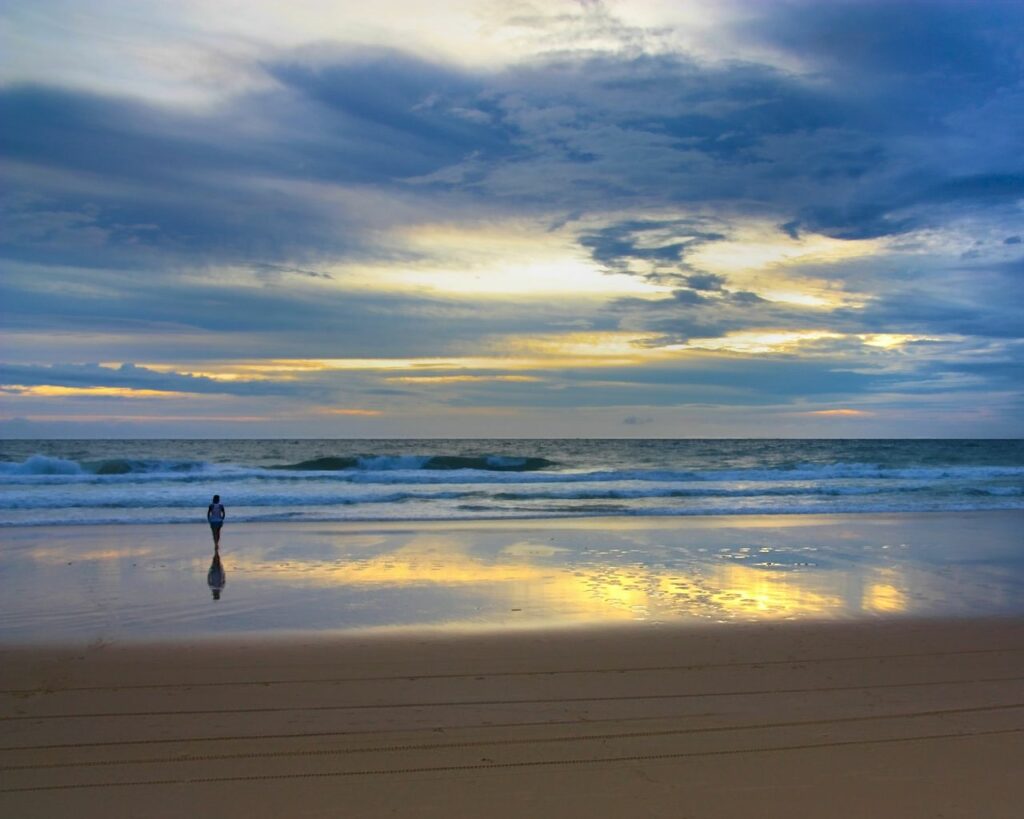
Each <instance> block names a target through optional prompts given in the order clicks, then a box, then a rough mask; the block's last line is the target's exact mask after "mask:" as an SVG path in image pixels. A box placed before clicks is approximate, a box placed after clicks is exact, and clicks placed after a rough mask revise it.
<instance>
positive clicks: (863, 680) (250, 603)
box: [0, 511, 1024, 817]
mask: <svg viewBox="0 0 1024 819" xmlns="http://www.w3.org/2000/svg"><path fill="white" fill-rule="evenodd" d="M1021 524H1022V513H1021V512H1019V511H1003V512H973V513H955V512H945V513H933V514H927V513H912V514H906V513H904V514H892V515H863V514H862V515H820V516H816V515H775V516H755V515H745V516H743V515H741V516H731V517H715V516H708V517H701V518H685V519H680V518H642V519H636V518H614V517H606V518H577V519H564V520H532V521H531V520H527V521H463V522H449V523H441V522H420V523H415V524H413V523H409V522H395V523H372V524H368V523H349V524H339V523H281V524H263V525H260V524H235V525H234V526H231V524H230V523H229V524H228V526H226V527H225V530H224V533H223V536H222V545H221V548H220V551H219V557H220V558H221V559H222V567H223V571H224V572H225V574H226V581H225V583H224V584H222V586H221V588H220V589H219V590H218V595H217V599H214V596H213V595H211V589H212V586H211V585H210V584H209V583H208V569H209V568H210V563H211V555H212V554H213V544H212V540H211V535H210V531H209V528H208V527H206V526H204V525H193V526H167V525H164V526H139V527H125V526H115V527H109V526H66V527H52V528H49V529H45V530H43V529H40V528H38V527H20V528H19V527H15V528H11V529H7V530H5V531H4V533H3V542H4V549H3V552H2V553H0V557H2V559H0V570H2V571H3V573H4V576H5V578H7V581H8V588H10V589H12V590H14V591H16V592H17V593H15V594H10V595H7V596H5V599H4V603H3V608H4V612H5V617H4V627H3V633H2V636H3V639H2V640H0V691H2V693H0V703H2V711H0V760H2V762H0V767H2V768H3V777H2V782H0V813H3V814H4V815H11V816H19V817H22V816H24V817H32V816H40V817H41V816H52V815H54V814H56V813H59V812H63V811H67V810H68V809H69V806H74V812H75V814H76V815H80V816H85V817H88V816H99V815H103V816H134V815H144V816H201V815H220V816H283V815H294V816H328V815H338V813H339V812H344V813H345V814H346V815H352V816H415V817H431V816H499V817H500V816H510V817H511V816H523V815H536V816H570V817H571V816H581V817H582V816H693V817H733V816H751V815H753V816H792V815H794V814H795V815H804V816H817V815H828V816H851V817H853V816H866V815H879V816H882V815H899V816H922V817H923V816H938V815H942V816H963V817H977V816H986V817H998V816H1007V817H1009V816H1016V815H1018V813H1019V805H1020V801H1021V798H1022V797H1024V786H1022V785H1021V782H1020V778H1019V774H1018V771H1017V768H1018V767H1019V760H1020V759H1021V756H1022V753H1024V738H1022V733H1024V696H1022V694H1024V618H1022V616H1021V614H1022V608H1024V607H1022V606H1021V603H1020V595H1019V593H1018V592H1019V589H1020V588H1021V586H1022V583H1024V580H1022V577H1021V571H1022V567H1021V565H1020V556H1019V553H1020V537H1019V533H1020V531H1021ZM222 579H223V578H222Z"/></svg>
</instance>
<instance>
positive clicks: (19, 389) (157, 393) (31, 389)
mask: <svg viewBox="0 0 1024 819" xmlns="http://www.w3.org/2000/svg"><path fill="white" fill-rule="evenodd" d="M0 391H2V392H12V393H15V394H16V395H28V396H32V397H35V398H80V397H102V398H195V397H197V396H196V394H195V393H189V392H174V391H172V390H146V389H136V388H134V387H63V386H58V385H55V384H37V385H32V386H25V385H23V384H0Z"/></svg>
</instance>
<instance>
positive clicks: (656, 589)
mask: <svg viewBox="0 0 1024 819" xmlns="http://www.w3.org/2000/svg"><path fill="white" fill-rule="evenodd" d="M565 551H566V550H565V549H562V548H560V547H556V546H551V545H550V544H547V543H541V542H534V541H530V540H522V541H517V542H515V543H512V544H510V545H508V546H506V547H504V548H503V549H502V550H501V551H500V552H499V553H498V554H496V555H494V556H480V555H474V554H472V553H470V552H469V551H468V549H467V548H466V547H465V544H463V543H460V542H459V541H458V540H453V539H452V538H450V537H448V536H445V535H439V534H422V535H415V536H413V537H412V538H411V539H410V540H407V541H405V542H404V544H403V545H401V546H400V547H399V548H396V549H394V550H392V551H388V552H386V553H384V554H378V555H374V556H372V557H364V558H360V557H355V558H350V559H338V560H336V561H331V560H323V559H321V560H317V561H308V560H304V561H295V562H283V563H282V562H280V561H278V560H274V559H272V558H271V556H270V555H269V554H265V555H263V556H249V555H239V556H237V557H235V556H231V557H230V558H226V560H228V561H229V562H230V565H231V567H232V570H233V571H235V572H239V573H244V574H245V575H246V576H247V577H248V578H251V579H258V580H260V581H265V582H272V583H276V582H282V583H295V582H297V581H298V582H300V583H302V584H303V585H311V586H319V587H330V586H336V587H339V588H343V587H352V586H356V587H374V586H376V587H399V588H400V587H409V588H412V587H424V586H432V587H449V588H450V589H451V591H452V593H453V594H455V595H459V594H475V593H479V594H481V596H483V597H485V598H486V599H487V600H489V601H492V605H493V608H494V609H495V611H496V612H497V613H500V612H502V611H509V610H512V611H522V612H523V613H524V615H525V617H527V618H530V619H541V620H559V621H564V620H571V621H580V622H605V621H620V620H655V621H663V620H678V619H693V618H697V619H704V620H718V619H721V620H750V619H793V618H809V619H819V618H829V617H835V616H842V615H845V614H850V613H852V612H851V611H850V609H851V602H850V601H849V600H848V599H846V598H845V597H844V596H843V594H842V593H841V590H842V584H843V577H842V576H841V573H837V572H834V571H826V570H815V569H813V568H802V569H801V570H799V571H794V570H793V569H792V568H789V567H777V566H776V567H773V566H769V565H765V563H764V561H762V565H752V564H754V563H756V562H758V561H757V558H758V557H759V556H757V555H748V554H741V555H737V556H735V557H737V558H738V559H743V558H751V564H750V565H744V564H742V563H738V562H735V561H734V560H732V559H730V558H731V557H734V556H726V557H725V558H723V557H722V556H715V557H713V558H712V557H709V558H708V559H707V561H706V562H705V561H701V562H698V563H694V564H692V565H689V566H687V567H685V568H684V567H671V568H666V567H663V566H647V565H640V564H630V565H615V564H612V563H600V562H589V561H588V562H587V563H585V564H579V563H576V564H574V563H565V562H561V561H564V560H565V556H563V555H562V554H561V553H562V552H565ZM876 585H878V590H877V591H876V592H875V597H874V598H872V599H873V600H874V601H875V602H874V603H872V604H871V606H870V608H869V609H868V610H871V611H885V612H888V613H892V612H894V611H897V610H899V609H897V608H896V607H895V605H896V602H897V601H898V600H899V598H897V596H896V595H895V594H890V595H889V596H888V597H887V598H885V600H886V601H887V605H888V606H889V607H888V608H883V606H882V602H879V601H882V600H883V593H882V591H881V585H880V584H876ZM865 601H867V597H865ZM903 602H905V601H903ZM865 607H866V608H867V603H865ZM854 608H855V606H854ZM484 616H486V613H485V614H484Z"/></svg>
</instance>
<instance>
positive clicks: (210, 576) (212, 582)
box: [206, 544, 228, 600]
mask: <svg viewBox="0 0 1024 819" xmlns="http://www.w3.org/2000/svg"><path fill="white" fill-rule="evenodd" d="M227 583H228V576H227V572H225V571H224V566H223V565H222V564H221V562H220V546H219V545H217V544H215V545H214V547H213V562H212V563H211V564H210V571H208V572H207V573H206V585H207V586H209V587H210V591H211V592H212V593H213V599H214V600H220V593H221V592H222V591H223V590H224V587H225V586H226V585H227Z"/></svg>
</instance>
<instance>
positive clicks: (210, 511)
mask: <svg viewBox="0 0 1024 819" xmlns="http://www.w3.org/2000/svg"><path fill="white" fill-rule="evenodd" d="M226 514H227V512H226V511H225V509H224V504H223V503H221V502H220V495H214V496H213V500H212V501H211V502H210V505H209V506H208V507H207V509H206V520H207V522H208V523H209V524H210V531H211V532H213V547H214V549H217V548H218V547H219V546H220V528H221V527H222V526H223V525H224V517H225V516H226Z"/></svg>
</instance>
